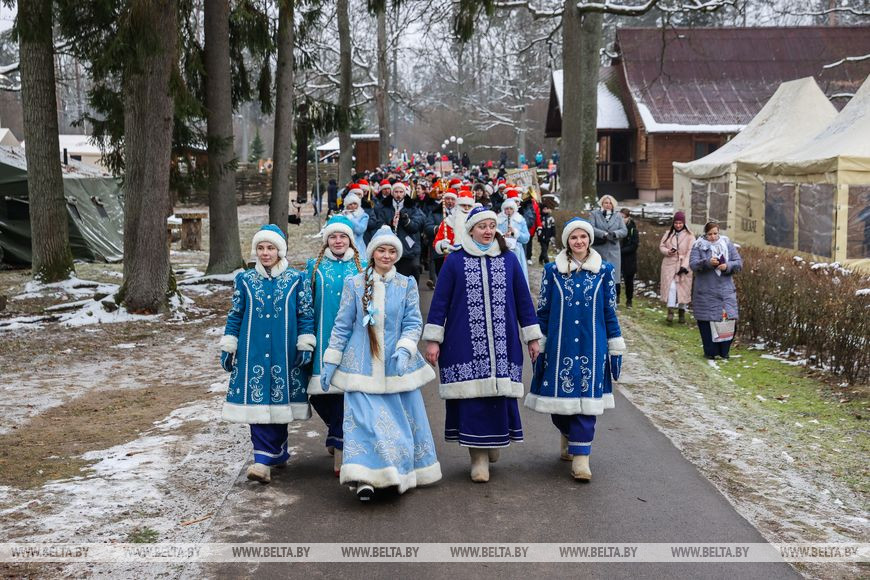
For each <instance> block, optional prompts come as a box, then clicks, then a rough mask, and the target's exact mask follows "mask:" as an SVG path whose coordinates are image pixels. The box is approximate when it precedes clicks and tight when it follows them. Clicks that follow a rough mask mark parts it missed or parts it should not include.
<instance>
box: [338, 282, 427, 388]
mask: <svg viewBox="0 0 870 580" xmlns="http://www.w3.org/2000/svg"><path fill="white" fill-rule="evenodd" d="M373 275H374V277H375V283H374V288H373V293H372V301H371V303H370V304H369V309H370V311H372V312H374V316H375V332H376V333H377V337H378V343H379V345H380V354H381V356H380V357H379V358H373V357H372V355H371V350H370V347H369V335H368V331H367V329H366V326H365V324H364V318H365V316H366V314H367V313H366V312H364V311H363V306H362V296H363V292H364V291H365V272H363V273H361V274H357V275H355V276H349V277H347V278H346V279H345V281H344V290H343V291H342V294H341V306H340V308H339V310H338V316H337V317H336V319H335V326H333V328H332V336H331V338H330V339H329V348H328V349H326V352H324V353H323V362H325V363H331V364H337V365H339V367H338V369H337V370H336V371H335V374H334V375H333V377H332V384H333V385H334V386H336V387H338V388H339V389H341V390H343V391H360V392H363V393H374V394H384V393H401V392H404V391H413V390H415V389H418V388H420V387H422V386H423V385H425V384H426V383H428V382H429V381H431V380H432V379H434V378H435V371H433V370H432V367H430V366H429V365H428V364H426V362H425V361H424V360H423V357H422V355H420V352H419V351H418V350H417V343H418V342H419V341H420V333H421V332H422V330H423V316H422V315H421V314H420V293H419V292H418V290H417V282H415V281H414V279H413V278H409V277H408V276H403V275H401V274H397V273H396V269H395V268H393V269H392V270H390V271H389V272H387V274H386V276H384V277H383V278H381V276H380V275H379V274H378V273H377V272H374V273H373ZM399 347H404V348H406V349H407V350H408V352H409V353H411V360H410V362H409V363H408V368H407V369H406V370H405V374H404V376H401V377H400V376H398V373H397V372H396V361H395V359H393V358H392V356H393V354H395V352H396V350H397V349H398V348H399Z"/></svg>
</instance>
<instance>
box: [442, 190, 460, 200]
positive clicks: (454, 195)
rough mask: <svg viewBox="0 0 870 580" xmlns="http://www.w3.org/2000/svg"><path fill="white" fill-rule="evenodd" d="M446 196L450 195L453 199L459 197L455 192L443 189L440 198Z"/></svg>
mask: <svg viewBox="0 0 870 580" xmlns="http://www.w3.org/2000/svg"><path fill="white" fill-rule="evenodd" d="M448 197H452V198H453V199H456V198H457V197H459V196H458V195H456V194H455V193H453V192H452V191H445V192H444V195H442V196H441V199H445V198H448Z"/></svg>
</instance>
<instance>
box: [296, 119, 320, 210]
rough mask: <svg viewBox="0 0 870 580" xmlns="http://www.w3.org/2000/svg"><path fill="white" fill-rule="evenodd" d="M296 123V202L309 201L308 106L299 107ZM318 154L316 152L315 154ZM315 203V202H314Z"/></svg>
mask: <svg viewBox="0 0 870 580" xmlns="http://www.w3.org/2000/svg"><path fill="white" fill-rule="evenodd" d="M298 113H299V119H298V120H297V122H296V200H297V201H298V202H299V203H302V200H303V199H306V200H307V199H308V105H306V104H305V103H302V104H301V105H299V111H298ZM315 153H316V152H315ZM312 201H313V200H312Z"/></svg>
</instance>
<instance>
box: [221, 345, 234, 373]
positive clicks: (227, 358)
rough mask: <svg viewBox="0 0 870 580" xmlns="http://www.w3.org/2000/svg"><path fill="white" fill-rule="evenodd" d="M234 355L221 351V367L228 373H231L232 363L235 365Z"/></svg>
mask: <svg viewBox="0 0 870 580" xmlns="http://www.w3.org/2000/svg"><path fill="white" fill-rule="evenodd" d="M235 358H236V355H235V353H232V352H227V351H225V350H222V351H221V367H223V369H224V370H225V371H227V372H228V373H231V372H233V363H235V362H236V361H235Z"/></svg>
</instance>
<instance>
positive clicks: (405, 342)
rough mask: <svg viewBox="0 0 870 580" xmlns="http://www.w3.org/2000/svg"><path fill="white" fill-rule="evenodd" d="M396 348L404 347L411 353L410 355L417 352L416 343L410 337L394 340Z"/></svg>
mask: <svg viewBox="0 0 870 580" xmlns="http://www.w3.org/2000/svg"><path fill="white" fill-rule="evenodd" d="M396 348H397V349H399V348H404V349H405V350H407V351H408V352H409V353H410V354H411V356H414V353H416V352H417V343H416V342H415V341H413V340H411V339H410V338H400V339H399V340H398V341H397V342H396Z"/></svg>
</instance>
